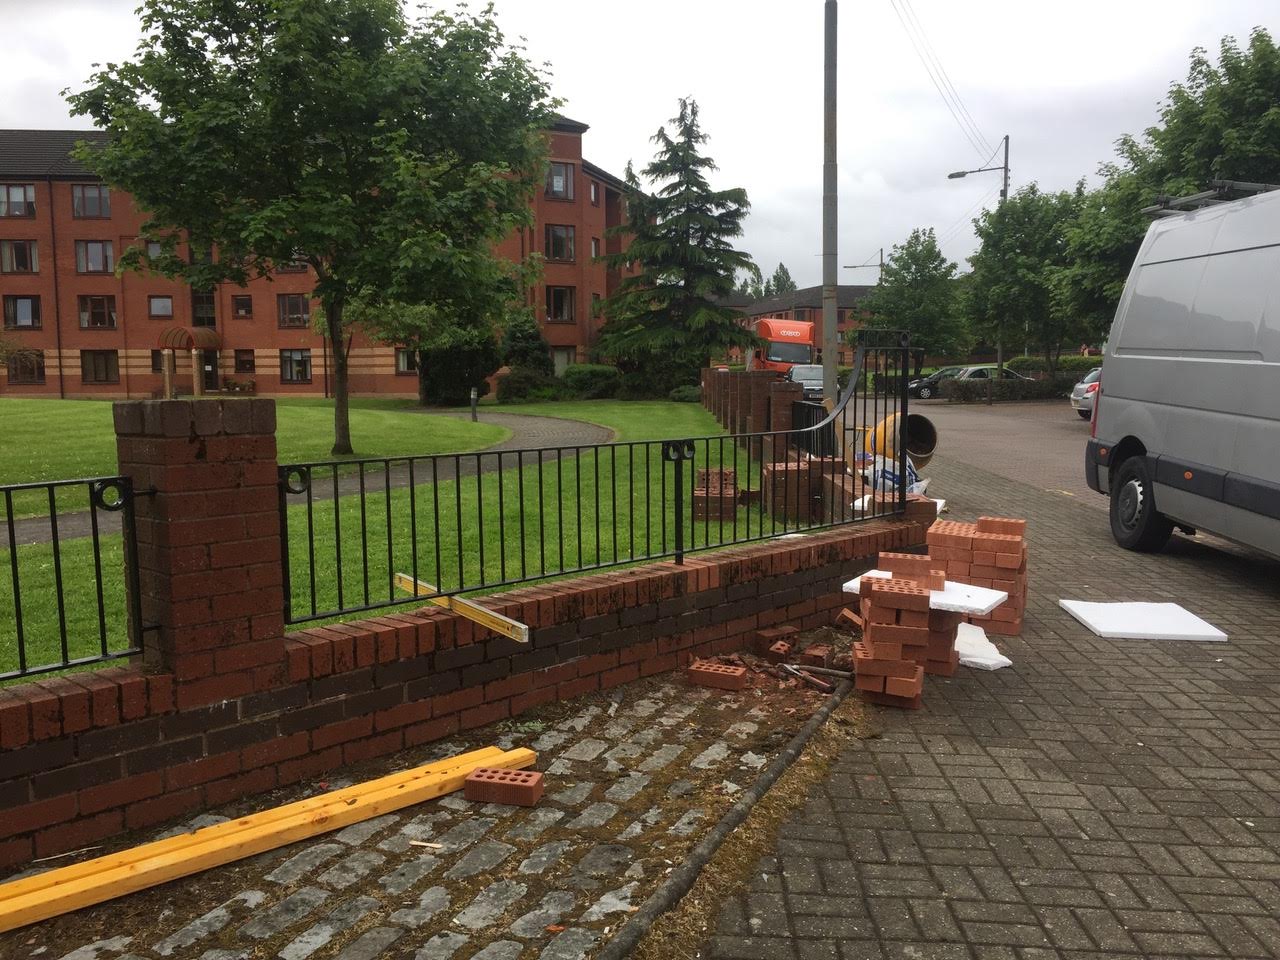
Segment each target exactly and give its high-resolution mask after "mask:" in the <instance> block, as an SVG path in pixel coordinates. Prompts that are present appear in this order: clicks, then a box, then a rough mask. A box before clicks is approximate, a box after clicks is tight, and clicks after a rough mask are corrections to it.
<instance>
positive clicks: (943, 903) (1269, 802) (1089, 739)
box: [707, 459, 1280, 960]
mask: <svg viewBox="0 0 1280 960" xmlns="http://www.w3.org/2000/svg"><path fill="white" fill-rule="evenodd" d="M930 472H931V474H932V475H933V477H934V483H935V484H936V486H935V488H934V489H933V490H931V492H932V493H935V494H936V495H938V496H945V497H947V498H948V501H949V503H950V505H951V507H952V515H953V516H955V517H957V518H962V519H963V518H971V517H974V516H977V515H979V514H992V513H995V514H1003V515H1009V516H1020V517H1026V518H1027V519H1028V520H1029V529H1028V538H1029V542H1030V549H1031V568H1030V570H1031V590H1032V595H1031V600H1030V606H1029V611H1028V616H1027V626H1026V629H1025V632H1024V634H1023V636H1022V637H1021V638H1017V639H1013V640H1009V641H1006V640H1003V639H1002V638H996V639H997V641H998V642H1000V645H1001V647H1002V649H1004V650H1006V651H1007V652H1008V653H1009V655H1010V656H1011V657H1012V659H1013V661H1014V666H1013V667H1012V668H1009V669H1006V670H1001V671H997V672H995V673H984V672H982V671H977V670H970V669H967V668H963V667H962V668H961V669H960V671H959V672H958V673H957V674H956V676H955V677H954V678H953V679H951V680H949V681H948V680H941V679H940V678H936V677H930V678H929V679H928V680H927V682H926V686H925V697H924V699H925V707H924V709H923V710H922V711H920V712H918V713H904V712H895V711H889V710H882V711H880V712H879V714H878V717H879V720H880V722H881V723H882V725H883V729H884V733H883V736H882V737H880V738H878V739H872V740H867V741H862V742H860V743H859V744H857V745H855V746H852V747H850V748H849V749H847V750H846V752H845V753H844V754H843V755H842V756H841V757H840V758H839V760H838V761H837V763H836V764H835V766H834V768H833V769H832V771H831V773H830V775H829V777H828V778H827V780H826V781H825V783H824V784H823V785H822V786H821V787H820V788H817V789H815V790H814V791H813V793H812V794H811V795H810V797H809V800H808V802H807V804H806V805H805V806H804V807H803V809H801V810H799V811H798V812H797V813H796V815H795V816H794V817H793V818H792V819H791V821H790V822H789V823H787V824H786V825H785V826H784V827H783V828H782V830H781V832H780V835H779V838H778V841H777V845H776V856H774V857H771V858H768V859H766V860H764V861H762V862H761V863H760V864H759V865H758V868H757V870H756V871H755V873H754V874H753V877H752V880H751V882H750V885H749V889H748V890H747V891H746V892H745V893H744V895H742V896H741V897H739V898H737V899H736V900H734V901H731V902H730V903H728V904H726V905H725V907H724V908H723V909H722V911H721V912H720V914H719V916H718V918H717V919H716V920H715V926H714V932H715V934H716V936H714V938H713V939H712V940H711V941H710V943H709V944H708V947H709V950H708V951H707V952H708V953H709V954H710V955H711V956H713V957H717V958H721V960H757V958H768V960H775V958H777V960H785V958H796V960H801V958H803V960H817V958H840V960H855V958H872V957H874V958H887V957H894V958H898V957H902V958H906V957H910V958H920V960H932V958H937V960H947V958H953V957H954V958H981V960H986V958H991V960H995V958H1000V960H1004V958H1020V960H1048V958H1058V957H1064V958H1065V957H1080V958H1104V957H1105V958H1121V957H1219V956H1231V957H1273V956H1280V764H1278V763H1277V761H1278V760H1280V642H1278V641H1277V634H1278V633H1280V630H1278V628H1280V602H1278V600H1280V565H1277V564H1275V563H1271V562H1268V561H1259V560H1252V559H1250V558H1249V557H1248V556H1247V555H1246V554H1245V553H1244V552H1243V551H1239V550H1236V551H1228V552H1222V551H1218V550H1215V549H1212V548H1210V547H1207V546H1205V545H1204V544H1201V543H1196V542H1192V541H1188V540H1184V539H1179V540H1178V541H1176V542H1175V543H1174V544H1173V545H1171V547H1170V548H1169V550H1168V551H1166V552H1165V553H1163V554H1161V555H1158V556H1155V557H1146V556H1141V555H1137V554H1131V553H1126V552H1124V551H1122V550H1120V549H1119V548H1118V547H1116V546H1115V545H1114V544H1113V543H1112V541H1111V538H1110V535H1109V533H1108V531H1107V526H1106V515H1105V514H1104V513H1102V512H1100V511H1097V510H1095V509H1093V508H1091V507H1086V506H1083V505H1080V504H1078V503H1075V502H1073V501H1072V500H1070V499H1067V498H1064V497H1061V496H1055V495H1053V494H1051V493H1047V492H1044V491H1043V490H1039V489H1035V488H1033V487H1031V486H1027V485H1024V484H1021V483H1017V482H1013V481H1010V480H1008V479H1005V478H1002V477H998V476H996V475H994V474H992V473H989V472H986V471H984V470H981V469H978V468H976V467H973V466H969V465H966V464H957V463H956V462H955V460H954V459H952V460H951V461H949V462H948V461H946V460H945V459H940V460H938V461H935V464H934V466H933V467H931V468H930ZM1063 596H1066V597H1074V598H1080V599H1100V600H1108V599H1110V600H1152V601H1163V600H1170V601H1176V602H1180V603H1182V604H1183V605H1185V606H1186V607H1188V608H1189V609H1191V610H1192V611H1194V612H1195V613H1197V614H1199V615H1201V616H1203V617H1205V618H1206V619H1208V620H1209V621H1211V622H1213V623H1215V624H1217V625H1218V626H1220V627H1221V628H1222V629H1224V630H1226V631H1227V633H1228V634H1229V635H1230V642H1229V643H1226V644H1196V643H1150V642H1142V641H1129V640H1124V641H1114V640H1100V639H1098V638H1096V637H1093V636H1092V635H1091V634H1089V633H1087V632H1086V631H1085V630H1084V628H1083V627H1081V626H1080V625H1079V624H1077V623H1076V622H1075V621H1074V620H1072V619H1071V618H1070V617H1069V616H1067V615H1066V613H1065V612H1064V611H1062V610H1060V609H1059V608H1058V606H1057V602H1058V599H1059V598H1060V597H1063Z"/></svg>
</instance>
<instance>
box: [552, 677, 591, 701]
mask: <svg viewBox="0 0 1280 960" xmlns="http://www.w3.org/2000/svg"><path fill="white" fill-rule="evenodd" d="M599 686H600V677H599V676H598V675H596V674H593V675H591V676H589V677H579V678H578V679H577V680H567V681H565V682H564V683H561V684H558V685H557V686H556V696H557V697H558V698H559V699H561V700H572V699H573V698H574V697H580V696H582V695H583V694H584V693H591V692H592V691H593V690H597V689H599Z"/></svg>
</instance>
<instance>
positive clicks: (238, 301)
mask: <svg viewBox="0 0 1280 960" xmlns="http://www.w3.org/2000/svg"><path fill="white" fill-rule="evenodd" d="M231 315H232V316H233V317H236V318H238V319H240V320H247V319H248V318H250V317H252V316H253V297H251V296H249V295H248V294H247V293H238V294H236V295H235V296H234V297H232V298H231Z"/></svg>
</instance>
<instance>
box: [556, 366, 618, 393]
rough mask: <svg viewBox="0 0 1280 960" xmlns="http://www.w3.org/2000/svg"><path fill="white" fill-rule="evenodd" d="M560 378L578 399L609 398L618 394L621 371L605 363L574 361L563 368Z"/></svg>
mask: <svg viewBox="0 0 1280 960" xmlns="http://www.w3.org/2000/svg"><path fill="white" fill-rule="evenodd" d="M560 380H561V382H562V383H563V384H564V387H565V390H566V391H567V392H568V393H569V394H571V395H572V396H574V397H577V398H578V399H580V400H609V399H612V398H613V397H616V396H617V395H618V386H619V384H620V383H621V380H622V373H621V372H620V371H619V370H618V368H617V367H613V366H609V365H608V364H605V363H575V364H571V365H570V366H568V367H566V368H565V371H564V373H562V374H561V375H560Z"/></svg>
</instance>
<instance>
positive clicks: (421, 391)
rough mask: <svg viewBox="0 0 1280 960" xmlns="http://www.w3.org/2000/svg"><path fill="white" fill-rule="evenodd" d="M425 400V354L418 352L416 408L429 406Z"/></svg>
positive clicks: (423, 351)
mask: <svg viewBox="0 0 1280 960" xmlns="http://www.w3.org/2000/svg"><path fill="white" fill-rule="evenodd" d="M430 405H431V404H430V402H429V401H428V399H427V352H426V351H425V350H419V351H418V406H420V407H427V406H430Z"/></svg>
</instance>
